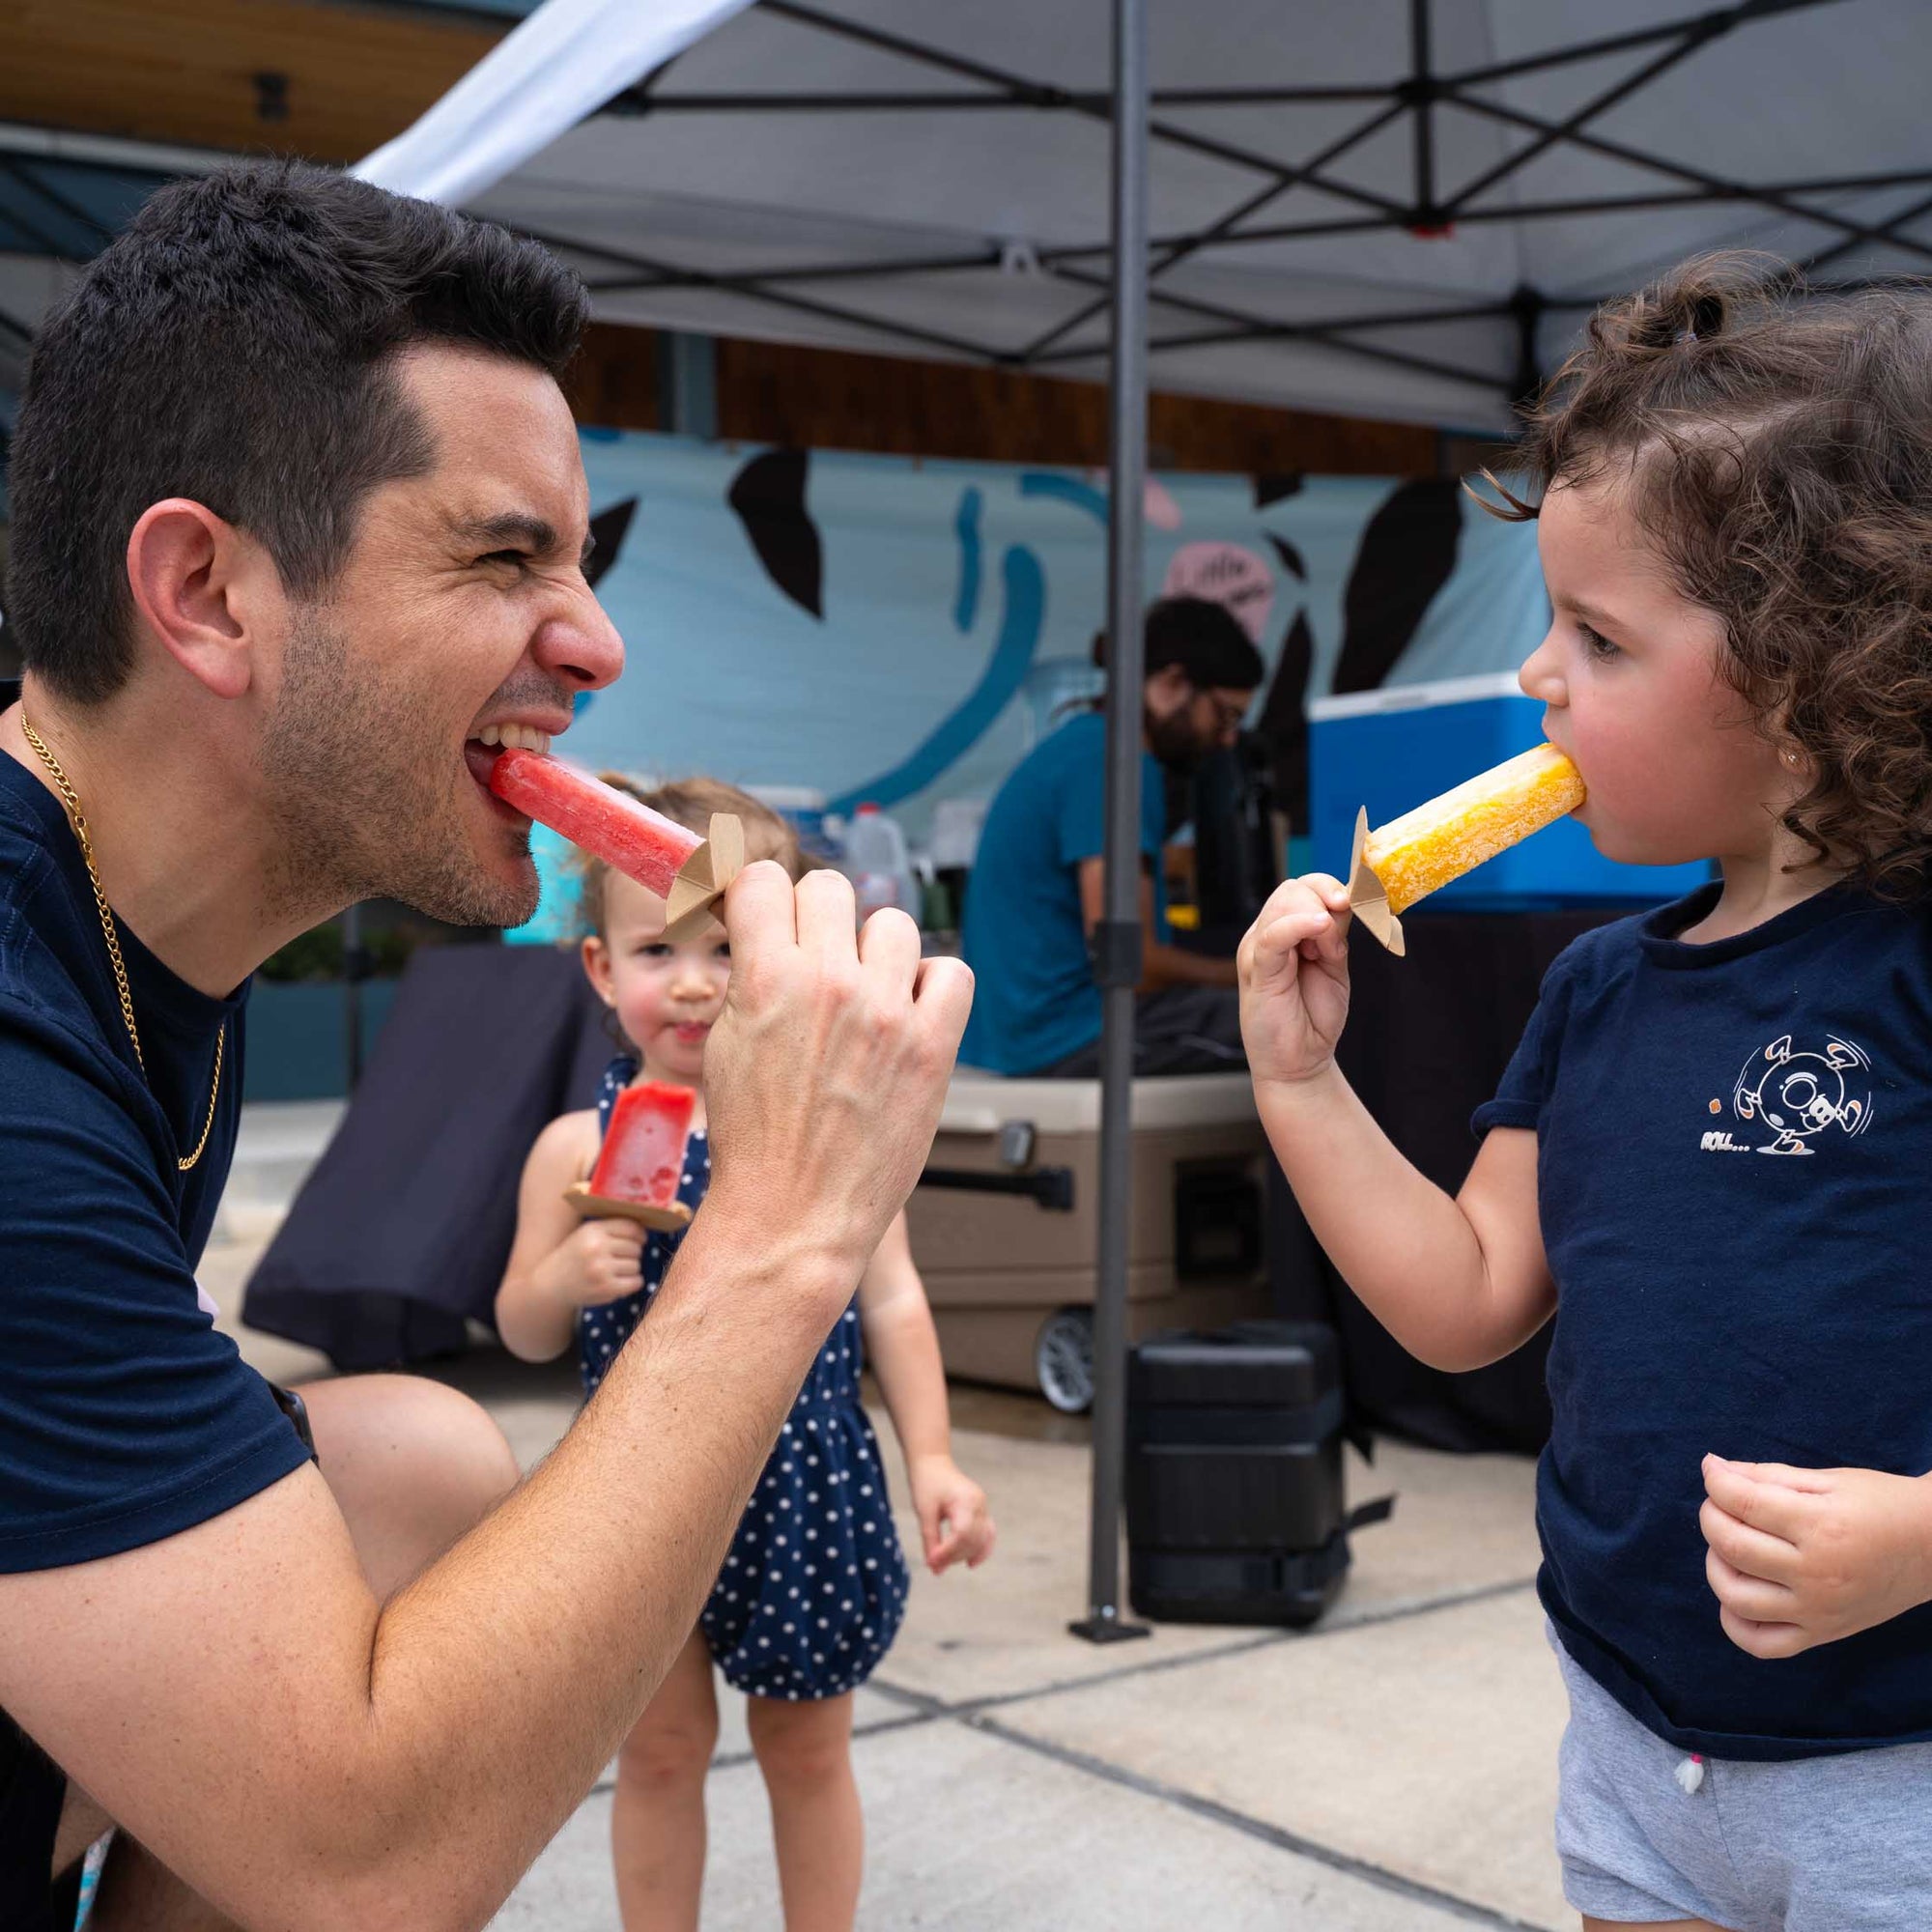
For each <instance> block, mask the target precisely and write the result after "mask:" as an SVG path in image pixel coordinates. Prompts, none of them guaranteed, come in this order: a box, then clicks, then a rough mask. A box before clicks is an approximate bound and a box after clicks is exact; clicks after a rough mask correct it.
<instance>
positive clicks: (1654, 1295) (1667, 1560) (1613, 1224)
mask: <svg viewBox="0 0 1932 1932" xmlns="http://www.w3.org/2000/svg"><path fill="white" fill-rule="evenodd" d="M1717 890H1718V889H1717V888H1716V887H1709V888H1706V889H1705V890H1704V891H1703V892H1701V893H1699V894H1696V895H1693V896H1692V897H1690V899H1687V900H1684V901H1681V902H1679V903H1678V904H1676V905H1673V906H1666V907H1664V908H1663V909H1662V911H1660V912H1657V913H1654V914H1652V915H1650V916H1649V917H1647V918H1644V919H1641V920H1625V921H1622V922H1620V923H1617V924H1614V925H1607V926H1604V927H1601V928H1599V929H1598V930H1597V931H1595V932H1592V933H1589V934H1587V935H1586V936H1585V937H1584V938H1582V939H1580V940H1578V941H1577V943H1576V944H1575V945H1574V946H1572V947H1571V948H1570V949H1569V950H1568V951H1567V952H1565V953H1564V954H1563V955H1562V957H1561V958H1559V959H1558V960H1557V961H1556V963H1555V965H1554V966H1552V967H1551V968H1550V971H1549V974H1548V979H1547V980H1545V982H1544V987H1543V995H1542V999H1541V1002H1540V1003H1539V1005H1538V1007H1537V1009H1536V1011H1535V1013H1534V1015H1533V1016H1532V1018H1531V1020H1530V1024H1529V1028H1528V1031H1527V1032H1526V1033H1525V1034H1524V1036H1523V1039H1522V1043H1521V1045H1520V1047H1519V1048H1518V1050H1517V1054H1516V1058H1515V1059H1514V1060H1513V1061H1512V1062H1511V1064H1510V1067H1509V1070H1508V1072H1507V1073H1506V1074H1505V1075H1504V1077H1503V1082H1502V1086H1501V1089H1500V1091H1499V1092H1498V1094H1497V1097H1496V1098H1495V1099H1494V1100H1492V1101H1491V1102H1490V1103H1489V1104H1488V1105H1487V1106H1485V1107H1484V1108H1482V1109H1481V1111H1480V1112H1479V1113H1478V1114H1477V1116H1476V1124H1477V1127H1478V1129H1479V1131H1485V1130H1487V1129H1489V1128H1492V1127H1498V1126H1500V1127H1527V1128H1533V1129H1534V1130H1535V1132H1536V1135H1537V1186H1538V1200H1539V1204H1540V1208H1541V1214H1542V1222H1543V1238H1544V1245H1545V1248H1546V1250H1547V1251H1548V1258H1549V1267H1550V1272H1551V1274H1552V1276H1553V1277H1554V1279H1555V1282H1556V1285H1557V1295H1558V1300H1557V1313H1556V1325H1555V1330H1554V1333H1553V1337H1552V1342H1551V1348H1550V1353H1549V1393H1550V1404H1551V1408H1552V1411H1553V1418H1554V1420H1553V1426H1552V1429H1551V1432H1550V1439H1549V1446H1548V1448H1547V1449H1546V1450H1545V1452H1544V1455H1543V1460H1542V1463H1541V1464H1540V1466H1539V1469H1538V1474H1537V1519H1538V1526H1539V1528H1540V1530H1541V1533H1542V1538H1543V1548H1544V1565H1543V1572H1542V1576H1541V1577H1540V1579H1539V1587H1540V1590H1541V1592H1542V1597H1543V1602H1544V1605H1545V1607H1546V1608H1547V1609H1548V1612H1549V1615H1550V1618H1551V1620H1552V1622H1553V1623H1554V1624H1555V1627H1556V1631H1557V1634H1558V1636H1559V1637H1560V1638H1561V1640H1562V1642H1563V1645H1564V1647H1565V1648H1566V1649H1567V1650H1568V1651H1569V1653H1570V1654H1571V1656H1572V1657H1574V1658H1575V1659H1576V1661H1577V1662H1578V1663H1579V1664H1581V1665H1582V1667H1583V1668H1584V1669H1585V1670H1587V1671H1588V1672H1589V1673H1590V1674H1591V1676H1593V1677H1594V1678H1595V1679H1596V1680H1597V1681H1598V1682H1599V1683H1600V1684H1602V1685H1603V1686H1604V1688H1605V1690H1608V1691H1609V1692H1610V1693H1611V1694H1612V1695H1613V1696H1615V1697H1616V1698H1617V1699H1618V1701H1619V1702H1620V1703H1621V1704H1622V1705H1623V1706H1624V1708H1625V1709H1626V1710H1628V1711H1629V1712H1630V1713H1631V1714H1632V1716H1634V1718H1636V1719H1639V1720H1640V1721H1641V1722H1642V1723H1644V1724H1645V1725H1647V1726H1648V1727H1649V1728H1650V1729H1651V1730H1652V1731H1654V1732H1655V1733H1657V1735H1659V1736H1660V1737H1662V1738H1664V1739H1666V1740H1668V1741H1669V1742H1670V1743H1672V1744H1674V1745H1676V1746H1678V1747H1681V1748H1683V1749H1685V1750H1687V1751H1701V1752H1703V1753H1705V1754H1706V1755H1709V1756H1713V1757H1732V1758H1787V1757H1804V1756H1812V1755H1816V1754H1821V1753H1825V1752H1830V1751H1839V1750H1848V1749H1855V1748H1858V1747H1864V1746H1873V1745H1889V1744H1898V1743H1903V1742H1905V1741H1907V1740H1911V1739H1925V1738H1932V1605H1925V1606H1921V1607H1919V1608H1918V1609H1916V1610H1912V1611H1910V1612H1908V1613H1907V1614H1906V1615H1904V1616H1901V1617H1897V1618H1894V1619H1893V1620H1892V1621H1891V1622H1889V1623H1886V1624H1882V1625H1880V1626H1879V1627H1878V1628H1876V1629H1874V1630H1870V1631H1866V1632H1863V1633H1861V1634H1859V1635H1857V1636H1852V1637H1847V1638H1845V1639H1843V1640H1842V1641H1840V1642H1837V1643H1828V1644H1824V1645H1821V1646H1819V1647H1818V1648H1816V1649H1813V1650H1808V1651H1805V1652H1804V1653H1802V1654H1801V1655H1800V1656H1798V1657H1795V1658H1788V1659H1780V1660H1775V1661H1768V1660H1761V1659H1757V1658H1753V1657H1751V1656H1749V1655H1748V1654H1747V1653H1746V1652H1745V1651H1742V1650H1740V1649H1738V1648H1737V1647H1736V1646H1735V1645H1734V1644H1733V1643H1731V1641H1730V1640H1729V1639H1728V1638H1727V1637H1726V1636H1725V1635H1724V1634H1723V1631H1722V1629H1721V1628H1720V1626H1719V1621H1718V1600H1717V1598H1716V1597H1715V1596H1714V1595H1713V1594H1712V1591H1711V1588H1710V1586H1709V1584H1708V1582H1707V1581H1706V1580H1705V1574H1704V1556H1705V1543H1704V1538H1703V1535H1702V1533H1701V1531H1700V1529H1699V1527H1698V1520H1697V1517H1698V1509H1699V1506H1700V1505H1701V1504H1702V1502H1703V1500H1704V1485H1703V1478H1702V1472H1701V1467H1700V1464H1701V1462H1702V1459H1703V1457H1704V1456H1705V1454H1706V1453H1707V1452H1715V1453H1716V1454H1718V1455H1719V1456H1725V1457H1729V1458H1731V1459H1733V1460H1734V1461H1739V1462H1763V1463H1790V1464H1793V1465H1796V1466H1798V1467H1801V1468H1833V1467H1852V1468H1870V1469H1884V1470H1888V1471H1890V1472H1892V1473H1894V1474H1897V1475H1903V1476H1921V1475H1924V1474H1925V1473H1926V1472H1927V1471H1928V1470H1932V914H1928V911H1927V909H1926V908H1925V907H1924V906H1922V905H1921V906H1918V907H1916V908H1911V909H1900V908H1894V907H1888V906H1884V905H1881V904H1879V903H1877V902H1876V901H1874V900H1872V899H1871V898H1869V897H1867V896H1865V895H1861V894H1859V893H1857V892H1855V891H1853V890H1851V889H1850V888H1847V887H1837V888H1834V889H1833V890H1832V891H1830V892H1827V893H1824V894H1821V895H1818V896H1816V897H1814V898H1811V899H1808V900H1806V901H1805V902H1804V903H1803V904H1802V905H1799V906H1796V907H1794V908H1792V909H1791V910H1790V911H1789V912H1786V913H1783V914H1781V915H1780V916H1778V917H1777V918H1776V919H1773V920H1771V921H1769V922H1767V923H1765V924H1763V925H1761V926H1758V927H1757V928H1756V929H1755V930H1753V931H1750V932H1747V933H1743V934H1740V935H1738V936H1737V937H1735V938H1731V939H1723V940H1719V941H1716V942H1714V943H1712V944H1709V945H1687V944H1685V943H1683V942H1682V941H1680V940H1678V939H1676V938H1675V937H1674V936H1673V935H1675V934H1677V933H1679V932H1682V931H1685V930H1686V929H1688V928H1689V927H1690V925H1691V924H1693V923H1695V922H1696V921H1697V920H1698V919H1700V918H1702V917H1703V916H1704V915H1705V914H1706V913H1707V912H1708V911H1709V910H1710V908H1711V906H1712V905H1713V904H1714V903H1715V899H1716V894H1717Z"/></svg>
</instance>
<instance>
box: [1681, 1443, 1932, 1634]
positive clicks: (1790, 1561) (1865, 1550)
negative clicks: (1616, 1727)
mask: <svg viewBox="0 0 1932 1932" xmlns="http://www.w3.org/2000/svg"><path fill="white" fill-rule="evenodd" d="M1704 1488H1705V1490H1706V1492H1707V1497H1706V1500H1705V1502H1704V1505H1703V1508H1702V1509H1701V1511H1700V1512H1699V1514H1698V1522H1699V1525H1700V1526H1701V1527H1702V1529H1703V1532H1704V1540H1705V1542H1706V1543H1707V1544H1709V1545H1710V1548H1709V1550H1708V1551H1707V1553H1706V1556H1705V1562H1704V1573H1705V1575H1706V1576H1707V1577H1709V1578H1710V1583H1711V1588H1712V1589H1713V1590H1714V1591H1716V1592H1717V1596H1718V1602H1719V1605H1720V1606H1721V1607H1720V1610H1719V1617H1720V1620H1721V1622H1722V1624H1723V1627H1724V1634H1725V1635H1726V1636H1728V1637H1729V1638H1730V1639H1731V1641H1732V1642H1733V1643H1734V1644H1736V1645H1737V1646H1738V1648H1739V1649H1740V1650H1746V1651H1748V1652H1749V1653H1750V1654H1751V1656H1753V1657H1765V1658H1776V1657H1796V1656H1797V1655H1798V1653H1799V1652H1800V1651H1802V1650H1809V1649H1811V1648H1812V1646H1813V1645H1815V1644H1821V1643H1834V1642H1836V1641H1837V1639H1838V1638H1840V1637H1846V1636H1853V1635H1855V1634H1857V1633H1858V1632H1860V1631H1862V1630H1870V1629H1871V1628H1872V1626H1873V1625H1874V1624H1882V1623H1886V1622H1888V1621H1889V1619H1891V1618H1892V1617H1896V1616H1902V1615H1903V1614H1904V1613H1905V1612H1906V1611H1907V1610H1910V1609H1915V1608H1917V1607H1918V1605H1920V1604H1922V1603H1925V1602H1927V1601H1932V1479H1927V1478H1922V1477H1912V1476H1889V1475H1886V1474H1884V1473H1883V1472H1882V1471H1880V1470H1877V1469H1793V1468H1789V1467H1787V1466H1786V1465H1785V1464H1784V1463H1727V1462H1725V1461H1724V1459H1723V1458H1722V1457H1721V1456H1707V1457H1705V1459H1704Z"/></svg>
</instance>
